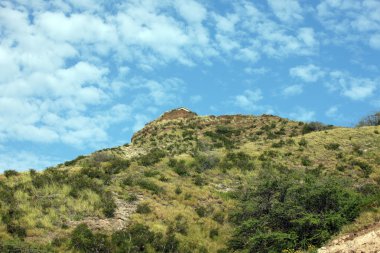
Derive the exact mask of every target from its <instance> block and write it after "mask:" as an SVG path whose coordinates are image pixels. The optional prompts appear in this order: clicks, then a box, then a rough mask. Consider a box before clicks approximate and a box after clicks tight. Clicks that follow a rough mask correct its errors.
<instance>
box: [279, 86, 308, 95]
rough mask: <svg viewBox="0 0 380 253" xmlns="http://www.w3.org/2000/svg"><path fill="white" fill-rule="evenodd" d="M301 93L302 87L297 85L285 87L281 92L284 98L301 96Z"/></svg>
mask: <svg viewBox="0 0 380 253" xmlns="http://www.w3.org/2000/svg"><path fill="white" fill-rule="evenodd" d="M302 92H303V87H302V85H299V84H295V85H290V86H287V87H285V88H284V89H283V90H282V94H283V95H284V96H286V97H289V96H295V95H299V94H302Z"/></svg>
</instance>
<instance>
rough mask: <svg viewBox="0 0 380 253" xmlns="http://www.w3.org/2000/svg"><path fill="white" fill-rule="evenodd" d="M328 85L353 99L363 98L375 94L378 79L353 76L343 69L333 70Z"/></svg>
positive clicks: (332, 89)
mask: <svg viewBox="0 0 380 253" xmlns="http://www.w3.org/2000/svg"><path fill="white" fill-rule="evenodd" d="M327 86H328V88H329V89H330V90H331V91H339V92H340V93H341V95H343V96H346V97H348V98H350V99H352V100H363V99H366V98H369V97H371V96H373V95H374V93H375V91H376V90H377V87H378V80H374V79H369V78H358V77H353V76H351V75H350V74H348V73H345V72H342V71H331V72H330V73H329V80H328V82H327Z"/></svg>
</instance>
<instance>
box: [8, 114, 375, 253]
mask: <svg viewBox="0 0 380 253" xmlns="http://www.w3.org/2000/svg"><path fill="white" fill-rule="evenodd" d="M379 132H380V127H379V126H373V127H360V128H341V127H334V126H326V125H323V124H321V123H317V122H312V123H303V122H296V121H291V120H288V119H284V118H280V117H277V116H273V115H261V116H250V115H222V116H198V115H197V114H196V113H193V112H191V111H190V110H188V109H186V108H179V109H174V110H172V111H169V112H166V113H164V114H163V115H162V116H161V117H159V118H158V119H157V120H154V121H152V122H150V123H148V124H147V125H146V126H145V127H144V128H143V129H142V130H140V131H138V132H137V133H135V134H134V135H133V137H132V140H131V143H130V144H126V145H123V146H119V147H114V148H109V149H104V150H100V151H97V152H95V153H93V154H90V155H87V156H79V157H78V158H77V159H75V160H73V161H68V162H65V163H63V164H60V165H57V166H55V167H51V168H47V169H45V170H44V171H41V172H37V171H35V170H30V171H28V172H24V173H18V172H16V171H11V170H8V171H6V172H5V173H4V175H0V217H1V220H0V252H14V251H15V250H21V249H22V250H24V251H26V252H219V253H221V252H295V251H297V250H299V251H309V252H315V251H316V249H317V248H319V247H321V246H323V245H324V244H326V243H327V242H328V241H329V240H331V238H334V237H335V236H339V235H340V234H345V233H354V232H356V231H361V230H363V229H365V228H366V227H368V226H370V225H371V224H375V223H376V222H378V221H380V134H379ZM28 250H29V251H28Z"/></svg>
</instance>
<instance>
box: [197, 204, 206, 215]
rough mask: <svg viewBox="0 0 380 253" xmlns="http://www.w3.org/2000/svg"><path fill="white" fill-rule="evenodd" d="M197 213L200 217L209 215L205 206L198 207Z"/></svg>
mask: <svg viewBox="0 0 380 253" xmlns="http://www.w3.org/2000/svg"><path fill="white" fill-rule="evenodd" d="M195 212H196V213H197V214H198V216H199V217H205V216H206V215H207V209H206V208H205V207H203V206H198V207H196V208H195Z"/></svg>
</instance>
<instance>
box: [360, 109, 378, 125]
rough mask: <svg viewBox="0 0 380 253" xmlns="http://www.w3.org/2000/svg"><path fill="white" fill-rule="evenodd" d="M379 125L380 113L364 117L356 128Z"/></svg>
mask: <svg viewBox="0 0 380 253" xmlns="http://www.w3.org/2000/svg"><path fill="white" fill-rule="evenodd" d="M379 125H380V112H376V113H375V114H372V115H368V116H365V117H364V118H362V119H361V120H360V121H359V123H358V124H357V126H358V127H361V126H379Z"/></svg>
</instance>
